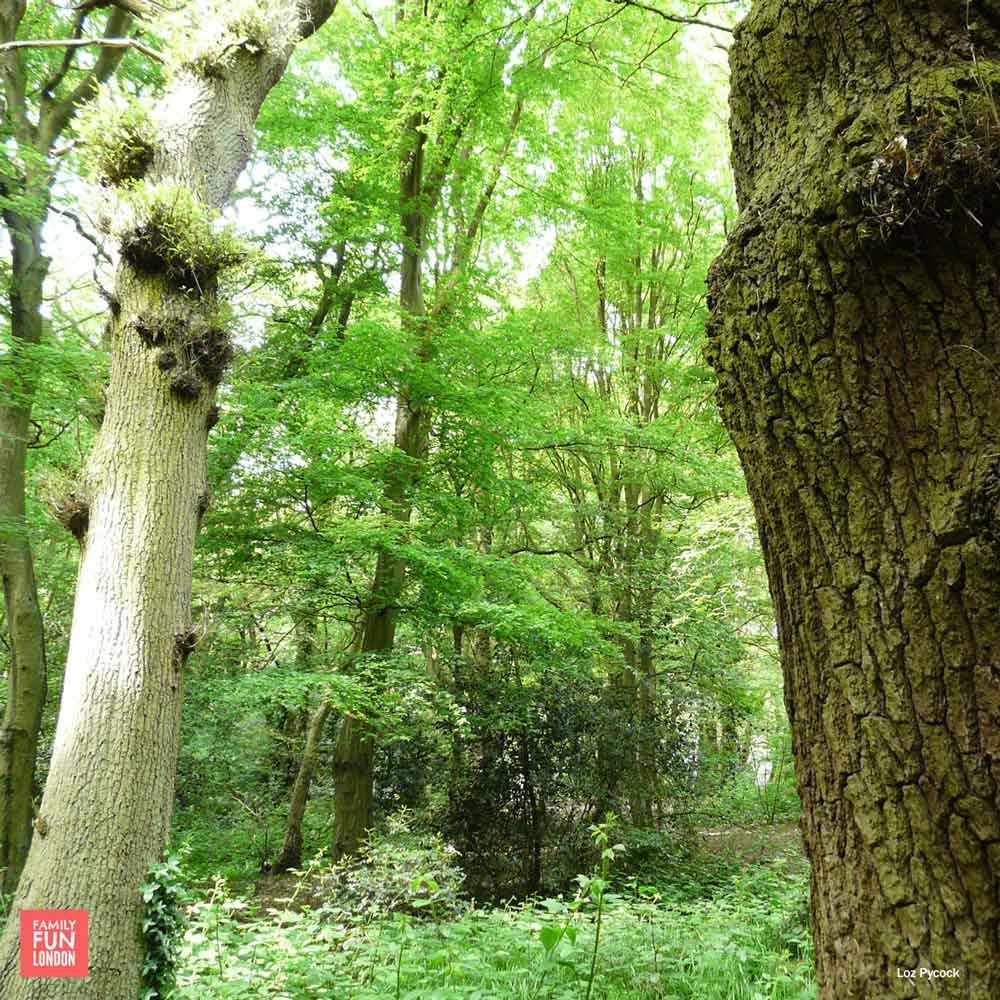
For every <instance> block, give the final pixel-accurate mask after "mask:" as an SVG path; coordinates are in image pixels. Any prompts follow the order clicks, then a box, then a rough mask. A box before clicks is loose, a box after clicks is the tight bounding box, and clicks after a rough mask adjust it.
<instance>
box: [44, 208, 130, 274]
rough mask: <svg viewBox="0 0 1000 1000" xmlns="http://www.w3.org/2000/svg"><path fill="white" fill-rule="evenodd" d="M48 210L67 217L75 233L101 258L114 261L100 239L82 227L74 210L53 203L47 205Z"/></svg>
mask: <svg viewBox="0 0 1000 1000" xmlns="http://www.w3.org/2000/svg"><path fill="white" fill-rule="evenodd" d="M49 211H52V212H55V213H56V214H57V215H61V216H63V217H64V218H66V219H69V220H70V222H72V223H73V226H74V227H75V229H76V231H77V233H79V235H80V236H82V237H83V238H84V239H85V240H86V241H87V242H88V243H90V244H92V245H93V247H94V249H95V250H96V251H97V255H98V257H101V258H103V259H104V260H106V261H107V262H108V263H109V264H112V263H114V262H113V261H112V260H111V258H110V257H109V256H108V254H107V251H105V249H104V247H103V245H102V244H101V241H100V240H99V239H98V238H97V237H96V236H94V235H93V233H88V232H87V230H86V229H84V228H83V223H82V222H81V221H80V216H78V215H77V214H76V213H75V212H71V211H70V210H69V209H67V208H58V207H56V206H55V205H50V206H49Z"/></svg>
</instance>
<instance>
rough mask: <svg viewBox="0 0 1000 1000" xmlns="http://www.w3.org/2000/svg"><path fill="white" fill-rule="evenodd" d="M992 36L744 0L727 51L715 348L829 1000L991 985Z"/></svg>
mask: <svg viewBox="0 0 1000 1000" xmlns="http://www.w3.org/2000/svg"><path fill="white" fill-rule="evenodd" d="M998 47H1000V10H998V7H997V5H996V4H995V3H987V2H972V3H969V4H965V3H954V4H941V3H932V2H930V0H915V2H911V3H908V4H901V3H898V2H897V0H842V2H840V3H837V4H830V3H827V2H821V0H798V2H794V3H793V2H788V0H759V2H758V3H756V4H755V5H754V8H753V12H752V14H751V15H750V16H749V17H748V18H747V20H746V21H745V22H744V23H743V24H742V26H741V27H740V29H739V30H738V31H737V35H736V40H735V44H734V45H733V48H732V49H731V60H732V71H733V96H732V137H733V147H734V148H733V164H734V169H735V173H736V181H737V193H738V197H739V201H740V206H741V209H742V215H741V217H740V221H739V224H738V226H737V227H736V229H735V231H734V232H733V233H732V235H731V236H730V239H729V242H728V245H727V248H726V250H725V251H724V253H723V254H722V256H721V257H720V259H719V260H718V261H717V262H716V264H715V266H714V268H713V273H712V276H711V281H710V286H711V292H712V295H711V299H712V302H711V306H712V320H711V325H710V342H709V358H710V360H711V362H712V364H713V365H714V367H715V368H716V371H717V372H718V377H719V403H720V406H721V409H722V412H723V416H724V419H725V421H726V423H727V425H728V427H729V429H730V431H731V433H732V436H733V439H734V441H735V443H736V446H737V448H738V450H739V453H740V457H741V460H742V463H743V467H744V470H745V472H746V475H747V482H748V486H749V490H750V493H751V496H752V498H753V500H754V504H755V508H756V514H757V520H758V526H759V531H760V537H761V544H762V548H763V552H764V557H765V560H766V563H767V569H768V574H769V577H770V584H771V593H772V596H773V599H774V604H775V610H776V615H777V622H778V630H779V638H780V642H781V651H782V661H783V667H784V673H785V698H786V703H787V707H788V715H789V719H790V720H791V724H792V733H793V744H794V750H795V758H796V768H797V775H798V781H799V788H800V793H801V797H802V806H803V820H802V825H803V833H804V837H805V844H806V848H807V851H808V854H809V857H810V859H811V861H812V873H813V874H812V889H813V893H812V912H813V930H814V935H815V940H816V963H817V972H818V978H819V984H820V997H822V998H827V1000H833V998H837V1000H840V998H845V997H857V998H870V1000H884V998H885V997H890V996H895V997H915V996H916V997H925V996H926V997H931V996H933V997H936V998H941V997H949V998H952V997H954V998H981V1000H986V998H994V997H997V996H1000V937H998V927H1000V902H998V885H1000V797H998V783H1000V666H998V664H1000V616H998V614H997V609H998V606H1000V509H998V501H1000V459H998V457H997V456H998V455H1000V393H998V391H997V385H998V372H1000V342H998V339H997V331H998V330H1000V292H998V272H1000V229H998V228H997V226H996V223H995V222H994V221H992V220H995V219H996V218H997V215H996V211H997V208H998V207H1000V197H998V189H997V177H998V175H1000V120H998V118H997V111H996V107H997V105H996V100H995V97H994V95H995V94H996V93H997V92H998V86H1000V66H998V64H997V57H998ZM920 968H925V969H931V970H942V971H944V970H956V971H955V972H953V973H951V977H950V978H936V979H933V980H932V979H929V978H928V977H927V976H926V975H924V976H921V974H920V973H919V972H913V970H919V969H920Z"/></svg>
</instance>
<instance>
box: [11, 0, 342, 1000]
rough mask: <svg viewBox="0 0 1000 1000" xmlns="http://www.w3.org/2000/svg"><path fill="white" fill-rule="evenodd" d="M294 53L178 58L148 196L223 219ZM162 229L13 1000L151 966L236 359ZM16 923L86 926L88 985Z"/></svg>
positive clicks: (114, 444)
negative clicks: (84, 913) (212, 417)
mask: <svg viewBox="0 0 1000 1000" xmlns="http://www.w3.org/2000/svg"><path fill="white" fill-rule="evenodd" d="M274 9H275V10H278V11H280V10H285V11H287V17H288V18H289V20H290V23H292V24H293V25H294V26H298V25H299V23H300V22H299V18H300V16H301V18H302V19H303V21H304V22H307V24H308V27H307V29H306V30H308V31H311V30H313V29H314V28H315V27H318V25H319V23H321V20H322V18H323V17H325V16H327V15H328V14H329V13H330V10H331V9H332V5H330V4H325V3H324V4H322V5H320V4H316V5H315V10H313V11H309V10H307V9H306V8H305V7H299V6H297V5H292V4H289V5H287V7H285V6H280V5H279V6H277V7H276V8H274ZM295 38H296V36H295V32H294V30H292V31H290V32H288V33H287V35H286V36H285V37H284V40H283V41H282V42H281V43H280V44H279V43H278V42H277V41H276V40H275V39H274V38H271V37H267V38H258V39H255V40H254V44H253V45H248V46H247V47H245V48H240V47H236V48H235V50H234V49H233V47H232V46H230V48H229V50H228V51H227V53H226V54H225V58H224V59H220V60H218V61H216V62H214V63H213V64H212V65H211V67H210V69H211V72H206V71H205V64H204V63H203V62H202V63H198V62H196V63H191V64H185V63H184V61H183V56H181V57H180V59H179V61H178V64H177V66H176V68H175V70H174V72H173V75H172V77H171V79H170V82H169V83H168V85H167V88H166V90H165V91H164V94H163V96H162V98H161V99H160V100H159V102H158V104H157V107H156V111H155V118H156V122H157V141H156V144H155V147H154V149H153V156H152V160H151V165H150V166H149V168H148V171H147V173H146V177H145V180H146V182H147V183H148V184H158V185H161V186H163V185H171V186H174V187H175V189H176V190H179V191H184V192H185V193H186V195H187V196H188V197H189V198H190V199H191V200H192V201H194V202H199V203H201V204H202V205H203V206H204V207H205V209H208V210H211V209H218V208H220V207H221V206H222V205H223V204H224V203H225V202H226V200H227V199H228V197H229V194H230V192H231V190H232V187H233V184H234V183H235V181H236V178H237V176H238V175H239V173H240V171H241V170H242V169H243V166H244V165H245V163H246V159H247V157H248V156H249V154H250V146H251V137H252V135H253V126H254V120H255V118H256V115H257V112H258V110H259V108H260V105H261V102H262V101H263V99H264V97H265V96H266V94H267V92H268V90H269V89H270V88H271V86H273V84H274V83H275V82H276V81H277V80H278V79H279V78H280V76H281V73H282V72H283V70H284V67H285V65H286V64H287V61H288V58H289V57H290V55H291V52H292V48H293V46H294V41H295ZM289 39H291V40H290V41H289ZM191 41H193V39H192V40H191ZM150 218H151V217H150ZM150 218H146V217H143V216H142V215H141V213H138V212H137V213H136V214H134V215H133V216H132V217H129V216H128V215H126V216H125V217H124V218H123V219H120V220H119V222H120V223H121V224H122V226H123V227H124V228H119V233H120V235H121V246H122V255H121V262H120V264H119V267H118V270H117V275H116V280H115V287H114V297H113V300H112V303H111V309H110V322H109V328H108V342H109V347H110V351H111V368H110V384H109V387H108V393H107V400H108V405H107V412H106V415H105V418H104V422H103V424H102V426H101V429H100V432H99V434H98V438H97V442H96V444H95V447H94V451H93V454H92V455H91V458H90V461H89V463H88V467H87V471H86V474H85V477H84V483H83V487H82V490H81V506H82V511H81V517H80V519H79V521H78V527H79V534H80V537H81V550H82V551H81V562H80V570H79V577H78V585H77V594H76V602H75V606H74V613H73V626H72V631H71V636H70V645H69V652H68V656H67V663H66V677H65V684H64V689H63V700H62V705H61V708H60V713H59V721H58V724H57V729H56V737H55V744H54V747H53V754H52V762H51V766H50V770H49V778H48V782H47V784H46V788H45V794H44V797H43V799H42V803H41V807H40V810H39V812H40V815H39V825H38V829H39V830H42V829H44V830H45V831H46V832H45V835H44V836H42V835H39V836H37V837H35V838H34V840H33V843H32V846H31V851H30V853H29V855H28V859H27V863H26V865H25V868H24V872H23V874H22V877H21V881H20V884H19V886H18V891H17V895H16V897H15V900H14V905H13V910H12V917H11V920H10V921H9V922H8V924H7V928H6V930H5V932H4V934H3V937H2V938H0V995H2V996H3V997H4V1000H29V998H30V1000H37V998H43V997H44V998H46V1000H55V998H63V997H65V998H71V997H72V998H79V997H95V998H100V1000H134V997H135V996H136V995H137V991H138V988H139V979H140V970H141V967H142V961H143V954H142V948H143V946H142V939H141V934H140V920H141V911H142V899H141V894H140V893H139V885H140V884H141V882H142V880H143V878H144V876H145V873H146V871H147V869H148V866H149V865H150V864H151V863H152V862H154V861H156V860H157V859H158V858H159V857H160V856H161V853H162V851H163V847H164V844H165V842H166V838H167V833H168V830H169V823H170V811H171V803H172V800H173V786H174V772H175V764H176V754H177V740H178V729H179V719H180V706H181V691H182V684H183V682H182V672H183V665H184V661H185V659H186V657H187V655H188V653H189V652H190V651H191V648H192V645H193V641H194V637H193V635H192V632H191V623H190V614H191V608H190V598H191V577H192V565H193V550H194V540H195V535H196V532H197V527H198V524H199V521H200V518H201V515H202V514H203V512H204V505H205V498H206V490H205V474H206V470H205V455H206V437H207V430H206V428H207V418H208V415H209V411H210V409H211V406H212V397H213V395H214V388H215V383H217V382H218V380H219V378H221V375H222V370H223V368H224V364H225V361H226V359H227V357H228V350H229V348H228V343H227V340H226V336H225V333H224V332H223V331H222V330H220V329H219V327H218V320H217V305H218V303H217V301H216V294H215V281H214V275H213V268H212V266H211V265H212V261H211V260H208V259H206V260H202V261H201V262H200V263H201V265H203V266H198V267H194V266H191V267H187V264H185V266H184V267H181V266H180V264H179V262H178V260H177V259H176V255H175V256H174V257H172V256H171V254H172V251H171V250H170V241H168V240H166V239H160V240H158V239H157V238H156V233H155V226H154V225H153V224H152V223H151V222H150ZM129 227H131V228H129ZM206 239H207V238H206ZM175 242H176V241H175ZM206 245H208V246H210V247H211V246H212V244H211V241H210V240H207V243H204V242H203V244H202V247H203V248H204V246H206ZM198 253H201V251H200V250H199V251H198ZM187 263H190V261H188V262H187ZM171 358H172V359H173V362H174V364H173V365H171V364H169V363H168V362H169V360H170V359H171ZM178 368H179V369H183V371H179V370H176V369H178ZM180 374H184V376H185V378H184V380H183V382H182V383H179V382H178V376H179V375H180ZM21 909H86V910H88V911H89V913H90V928H91V930H90V955H89V960H90V964H89V977H88V978H87V979H23V978H21V977H20V975H19V974H18V921H17V913H18V911H19V910H21Z"/></svg>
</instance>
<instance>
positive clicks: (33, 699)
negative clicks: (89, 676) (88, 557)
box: [0, 0, 129, 893]
mask: <svg viewBox="0 0 1000 1000" xmlns="http://www.w3.org/2000/svg"><path fill="white" fill-rule="evenodd" d="M25 13H26V8H25V6H24V4H23V3H19V2H17V0H0V43H3V42H10V41H13V40H15V39H16V38H17V35H18V31H19V29H20V26H21V22H22V19H23V17H24V15H25ZM81 17H82V15H81ZM82 23H83V22H82V20H81V24H82ZM128 23H129V17H128V15H127V14H125V13H123V12H122V11H114V12H113V13H112V14H111V16H110V17H109V18H108V19H107V22H106V25H105V28H106V32H105V33H106V34H108V35H119V34H122V33H123V32H124V30H125V29H126V28H127V26H128ZM121 55H122V53H121V51H120V50H117V51H116V50H112V49H107V50H105V51H104V52H102V54H101V55H100V57H99V58H98V59H97V61H96V63H95V64H94V66H93V68H92V70H91V71H90V72H89V73H88V74H86V75H85V76H84V77H83V79H82V80H80V81H79V82H77V83H76V85H75V86H74V87H72V88H70V89H67V88H66V87H65V79H66V75H67V72H68V70H69V68H70V66H71V64H72V61H73V60H72V55H71V56H70V58H69V60H68V61H67V62H65V63H64V64H63V68H62V69H61V70H60V71H59V72H57V73H56V74H55V75H53V76H51V77H50V78H49V79H48V80H46V88H45V94H44V96H42V97H41V98H39V97H38V95H37V90H38V88H37V83H38V81H36V80H33V79H31V77H30V75H29V72H28V69H27V64H26V62H25V58H24V55H23V53H22V52H18V51H16V50H15V51H8V52H4V53H0V78H2V84H0V86H2V95H3V100H2V102H0V108H2V123H3V125H4V127H5V129H7V130H9V133H10V134H11V135H12V136H14V137H15V138H16V140H17V142H18V144H19V145H20V146H21V147H22V148H23V149H25V150H30V151H31V154H32V158H31V159H30V160H28V161H26V162H25V164H23V167H22V168H15V169H14V170H13V171H11V173H10V174H9V175H7V176H0V196H4V197H5V198H6V199H7V203H6V206H5V208H4V210H3V223H4V226H5V228H6V230H7V235H8V237H9V239H10V244H11V289H10V296H9V298H10V328H11V339H12V343H13V346H14V347H15V349H17V348H23V347H27V348H29V349H30V348H31V347H34V346H36V345H38V344H39V343H41V341H42V333H43V322H42V292H43V288H44V286H45V279H46V276H47V275H48V270H49V264H50V261H49V259H48V258H47V257H46V256H45V255H44V254H43V252H42V228H43V225H44V222H45V218H46V215H47V213H48V205H49V198H50V194H51V189H52V184H53V181H54V179H55V167H54V166H53V165H52V156H51V154H52V150H53V148H54V147H55V144H56V143H57V141H58V140H59V139H60V137H61V136H62V135H63V133H64V132H65V130H66V128H67V126H68V125H69V124H70V122H71V121H72V119H73V117H74V116H75V114H76V112H77V110H78V109H79V107H80V106H81V105H83V104H85V103H86V102H87V101H89V100H90V99H91V98H92V97H93V96H94V94H95V93H96V91H97V86H98V84H100V83H102V82H104V81H105V80H107V79H108V77H110V76H111V74H112V73H113V72H114V71H115V68H116V66H117V64H118V62H119V60H120V59H121ZM19 169H22V170H23V172H22V173H21V174H20V176H19V175H18V173H19ZM19 198H22V199H23V201H24V203H25V207H21V206H19V204H18V201H19ZM8 363H9V364H10V366H11V374H10V375H9V376H7V375H5V376H4V377H3V378H2V379H0V577H2V580H3V593H4V607H5V611H6V622H7V632H8V635H9V637H10V656H11V669H10V672H9V675H8V682H7V704H6V707H5V710H4V717H3V721H2V724H0V889H2V890H3V891H4V892H8V893H10V892H13V891H14V888H15V886H16V885H17V880H18V878H19V876H20V873H21V869H22V867H23V865H24V861H25V858H26V857H27V855H28V846H29V844H30V841H31V814H32V798H33V795H34V783H35V766H36V757H37V753H38V735H39V731H40V729H41V724H42V711H43V709H44V706H45V697H46V693H47V672H46V664H45V636H44V627H43V620H42V612H41V608H40V606H39V603H38V591H37V587H36V584H35V570H34V563H33V559H32V553H31V541H30V538H29V536H28V530H27V524H26V521H25V483H26V466H27V450H28V441H29V438H30V428H31V412H32V406H33V402H34V397H35V390H36V386H37V382H38V373H39V367H38V362H37V360H36V359H34V358H24V357H17V356H16V355H15V357H14V358H13V360H11V359H10V357H8Z"/></svg>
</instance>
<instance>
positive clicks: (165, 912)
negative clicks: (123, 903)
mask: <svg viewBox="0 0 1000 1000" xmlns="http://www.w3.org/2000/svg"><path fill="white" fill-rule="evenodd" d="M140 891H141V892H142V900H143V911H142V937H143V943H144V945H145V956H146V957H145V960H144V961H143V964H142V992H141V994H140V996H141V1000H166V998H167V997H169V996H170V995H171V993H172V991H173V988H174V984H175V981H176V968H177V953H178V948H179V945H180V941H181V938H182V936H183V934H184V929H185V926H186V923H187V921H186V919H185V916H184V911H183V909H182V906H183V903H184V901H185V899H186V897H187V890H186V887H185V878H184V872H183V869H182V868H181V860H180V858H178V857H176V856H175V855H168V856H167V858H166V859H165V860H164V861H161V862H158V863H157V864H154V865H150V868H149V871H148V872H147V875H146V881H145V882H144V883H143V884H142V886H140Z"/></svg>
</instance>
